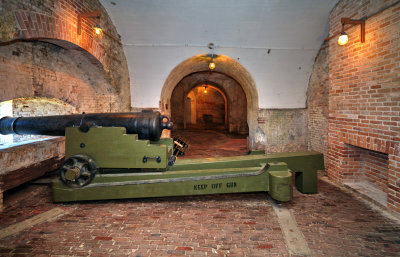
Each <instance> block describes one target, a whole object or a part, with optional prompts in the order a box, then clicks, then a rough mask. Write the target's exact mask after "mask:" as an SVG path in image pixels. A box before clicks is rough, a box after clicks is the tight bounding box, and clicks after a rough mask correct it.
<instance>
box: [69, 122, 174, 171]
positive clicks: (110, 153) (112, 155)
mask: <svg viewBox="0 0 400 257" xmlns="http://www.w3.org/2000/svg"><path fill="white" fill-rule="evenodd" d="M125 132H126V129H125V128H120V127H93V128H90V129H89V131H88V132H86V133H85V132H81V131H80V130H79V128H77V127H69V128H67V129H66V131H65V136H66V143H65V155H66V158H68V157H71V156H73V155H76V154H83V155H87V156H89V157H91V158H92V159H93V160H94V162H95V163H96V166H97V167H98V168H153V169H160V170H165V169H166V168H167V163H168V158H169V156H170V155H171V154H172V139H169V140H168V139H164V140H162V141H161V143H160V142H156V143H154V142H153V143H152V144H151V143H150V141H149V140H138V137H137V135H136V134H125ZM144 156H148V157H158V156H160V157H161V162H157V161H156V159H150V158H149V159H148V161H147V162H146V163H144V162H143V157H144Z"/></svg>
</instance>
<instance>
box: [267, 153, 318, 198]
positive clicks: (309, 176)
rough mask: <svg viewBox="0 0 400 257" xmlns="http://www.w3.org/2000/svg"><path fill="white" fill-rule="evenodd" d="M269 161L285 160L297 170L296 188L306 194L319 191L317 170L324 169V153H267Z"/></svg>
mask: <svg viewBox="0 0 400 257" xmlns="http://www.w3.org/2000/svg"><path fill="white" fill-rule="evenodd" d="M266 159H267V161H268V162H285V163H287V165H288V168H289V169H291V170H292V171H293V172H295V174H296V175H295V185H296V188H297V189H298V190H299V191H300V192H302V193H306V194H315V193H318V176H317V171H318V170H323V169H324V156H323V154H321V153H319V152H315V151H309V152H293V153H274V154H267V156H266Z"/></svg>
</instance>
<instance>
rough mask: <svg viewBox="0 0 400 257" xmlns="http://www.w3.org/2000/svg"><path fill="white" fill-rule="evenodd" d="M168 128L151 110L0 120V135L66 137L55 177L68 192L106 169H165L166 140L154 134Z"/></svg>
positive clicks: (169, 158)
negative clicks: (62, 154)
mask: <svg viewBox="0 0 400 257" xmlns="http://www.w3.org/2000/svg"><path fill="white" fill-rule="evenodd" d="M171 128H172V122H170V120H169V118H168V116H164V115H161V114H160V113H159V112H153V111H143V112H132V113H91V114H85V113H83V114H73V115H56V116H42V117H3V118H2V119H0V133H1V134H5V135H7V134H19V135H48V136H66V146H65V150H66V153H65V161H64V163H63V165H62V168H61V170H60V178H61V181H62V182H63V183H64V184H65V185H66V186H68V187H72V188H76V187H82V186H85V185H88V184H89V183H90V182H91V181H92V180H93V179H94V177H95V175H96V173H97V172H98V171H99V172H103V170H104V169H107V168H108V169H109V168H125V169H136V170H137V169H155V170H158V171H162V170H165V169H166V167H167V165H173V163H174V162H175V159H176V157H175V156H174V155H173V150H172V148H173V144H172V143H171V140H168V139H164V140H160V136H161V133H162V131H163V130H164V129H171ZM138 149H141V150H140V151H139V150H138Z"/></svg>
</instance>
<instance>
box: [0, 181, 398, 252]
mask: <svg viewBox="0 0 400 257" xmlns="http://www.w3.org/2000/svg"><path fill="white" fill-rule="evenodd" d="M319 190H320V192H319V193H318V194H314V195H303V194H301V193H299V192H297V191H296V190H294V199H293V201H292V202H290V203H284V204H283V205H284V206H286V207H287V208H289V209H290V210H291V211H292V213H293V214H294V216H295V218H296V221H297V223H298V225H299V228H300V230H301V231H302V232H303V234H304V236H305V238H306V240H307V243H308V246H309V248H310V249H311V252H312V255H313V256H400V224H399V223H398V222H396V221H395V220H392V219H389V218H387V217H386V216H384V215H382V214H381V213H380V212H377V211H375V210H374V209H372V208H371V207H370V206H369V205H368V204H366V203H365V202H364V201H361V200H359V199H358V198H357V197H355V196H354V195H352V194H349V193H347V192H345V191H342V190H341V189H340V188H338V187H335V186H333V185H332V184H330V183H327V182H325V181H323V180H320V181H319ZM4 205H5V209H4V211H3V212H1V213H0V229H1V228H5V227H7V226H9V225H12V224H15V223H17V222H20V221H23V220H25V219H27V218H30V217H33V216H35V215H37V214H40V213H43V212H45V211H47V210H50V209H52V208H55V207H61V208H63V209H64V210H65V211H66V214H65V215H63V216H61V217H58V218H56V219H54V220H49V221H47V222H44V223H41V224H38V225H36V226H34V227H31V228H29V229H26V230H24V231H22V232H20V233H18V234H15V235H11V236H8V237H6V238H3V239H0V256H60V255H64V256H65V255H66V256H290V253H289V252H288V251H287V248H286V245H285V242H284V239H283V236H282V232H281V229H280V227H279V224H278V220H277V217H276V216H275V213H274V211H273V209H272V206H271V204H270V202H269V200H268V197H267V196H266V195H265V194H263V193H251V194H231V195H212V196H199V197H197V196H196V197H190V196H189V197H173V198H157V199H139V200H138V199H136V200H113V201H93V202H81V203H70V204H54V203H52V201H51V189H50V187H49V186H48V185H35V184H33V185H30V184H26V185H23V186H21V187H19V188H17V189H15V190H11V191H9V192H6V194H5V199H4Z"/></svg>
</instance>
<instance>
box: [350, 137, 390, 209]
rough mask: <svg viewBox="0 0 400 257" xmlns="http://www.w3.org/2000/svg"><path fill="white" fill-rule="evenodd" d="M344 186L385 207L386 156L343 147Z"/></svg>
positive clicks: (387, 160) (354, 147) (386, 189)
mask: <svg viewBox="0 0 400 257" xmlns="http://www.w3.org/2000/svg"><path fill="white" fill-rule="evenodd" d="M345 146H346V147H347V149H346V157H345V158H344V169H343V175H344V181H345V183H344V184H345V185H346V186H348V187H350V188H351V189H353V190H355V191H357V192H359V193H361V194H362V195H364V196H366V197H368V198H370V199H372V200H373V201H375V202H377V203H378V204H381V205H383V206H386V205H387V191H388V178H387V177H388V163H389V158H388V154H386V153H381V152H376V151H372V150H369V149H365V148H361V147H357V146H353V145H348V144H346V145H345Z"/></svg>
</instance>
